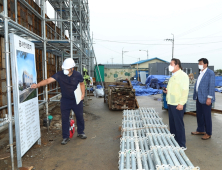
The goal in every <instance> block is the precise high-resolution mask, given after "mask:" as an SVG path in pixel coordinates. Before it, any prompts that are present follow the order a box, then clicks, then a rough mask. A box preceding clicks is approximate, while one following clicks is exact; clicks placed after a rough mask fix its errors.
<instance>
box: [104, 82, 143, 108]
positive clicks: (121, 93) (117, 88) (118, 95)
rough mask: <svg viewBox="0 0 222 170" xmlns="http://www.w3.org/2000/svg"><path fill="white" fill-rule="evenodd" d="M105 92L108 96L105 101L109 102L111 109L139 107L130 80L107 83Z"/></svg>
mask: <svg viewBox="0 0 222 170" xmlns="http://www.w3.org/2000/svg"><path fill="white" fill-rule="evenodd" d="M105 94H106V95H107V97H106V99H105V100H104V101H105V102H106V103H108V106H109V109H110V110H125V109H137V108H139V105H138V102H137V100H136V96H135V90H134V89H133V87H132V85H131V82H130V81H128V80H127V81H125V83H124V82H114V83H108V85H105Z"/></svg>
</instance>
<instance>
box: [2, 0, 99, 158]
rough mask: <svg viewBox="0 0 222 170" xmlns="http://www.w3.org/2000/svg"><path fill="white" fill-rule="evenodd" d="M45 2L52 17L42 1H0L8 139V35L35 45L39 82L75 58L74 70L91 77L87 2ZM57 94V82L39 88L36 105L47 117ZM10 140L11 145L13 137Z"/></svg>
mask: <svg viewBox="0 0 222 170" xmlns="http://www.w3.org/2000/svg"><path fill="white" fill-rule="evenodd" d="M48 2H49V3H50V4H51V6H52V7H53V8H54V11H53V12H54V18H49V17H48V16H47V15H46V10H47V7H46V1H44V0H0V36H1V37H0V38H1V41H0V50H1V51H0V55H1V56H0V126H1V127H2V126H4V125H8V124H9V134H10V135H11V136H12V124H13V115H14V109H13V88H12V86H13V85H12V74H11V69H13V68H11V61H10V49H9V43H10V42H9V34H10V33H14V34H16V35H18V36H20V37H22V38H25V39H27V40H29V41H31V42H33V43H34V44H35V58H36V69H37V73H38V74H37V81H38V82H39V81H41V80H43V79H47V78H49V77H50V76H52V75H53V74H55V73H56V72H57V71H58V70H60V69H61V65H62V62H63V60H64V59H65V58H68V57H71V58H73V59H74V61H75V63H76V70H77V71H79V72H80V73H82V70H83V67H85V68H86V69H87V70H89V75H90V76H92V74H93V70H94V62H93V61H94V57H95V54H94V50H93V46H92V39H91V36H90V12H89V6H88V0H49V1H48ZM91 73H92V74H91ZM20 83H21V82H20ZM59 95H60V89H59V85H58V83H56V82H55V83H52V84H50V85H48V86H45V87H41V88H39V90H38V96H39V97H38V98H39V105H42V106H44V108H45V111H46V115H48V103H49V101H51V102H53V99H55V98H56V97H57V96H59ZM10 139H11V141H10V143H12V142H13V141H12V137H10ZM11 156H12V157H13V153H11ZM12 159H13V158H12Z"/></svg>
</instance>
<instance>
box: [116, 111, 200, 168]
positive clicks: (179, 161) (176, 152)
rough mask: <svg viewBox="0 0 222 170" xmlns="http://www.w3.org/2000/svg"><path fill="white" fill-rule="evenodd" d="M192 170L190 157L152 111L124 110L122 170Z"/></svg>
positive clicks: (120, 163) (121, 148) (121, 149)
mask: <svg viewBox="0 0 222 170" xmlns="http://www.w3.org/2000/svg"><path fill="white" fill-rule="evenodd" d="M155 169H157V170H169V169H174V170H177V169H178V170H191V169H199V167H194V166H193V164H192V163H191V161H190V160H189V158H188V157H187V156H186V154H185V152H184V148H181V147H180V146H179V145H178V143H177V141H176V140H175V138H174V135H172V134H171V133H170V132H169V130H168V128H167V126H166V125H165V124H164V123H163V121H162V119H161V118H160V117H159V115H158V114H157V112H156V111H155V110H154V109H152V108H139V109H138V110H124V111H123V120H122V138H121V141H120V152H119V170H155Z"/></svg>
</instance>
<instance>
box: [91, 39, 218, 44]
mask: <svg viewBox="0 0 222 170" xmlns="http://www.w3.org/2000/svg"><path fill="white" fill-rule="evenodd" d="M95 40H98V41H103V42H110V43H121V44H134V45H171V44H144V43H131V42H123V41H113V40H103V39H95ZM221 42H222V41H216V42H206V43H193V44H175V45H201V44H214V43H221Z"/></svg>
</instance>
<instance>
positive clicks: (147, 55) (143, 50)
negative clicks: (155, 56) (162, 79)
mask: <svg viewBox="0 0 222 170" xmlns="http://www.w3.org/2000/svg"><path fill="white" fill-rule="evenodd" d="M139 51H146V53H147V59H148V58H149V55H148V50H139Z"/></svg>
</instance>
